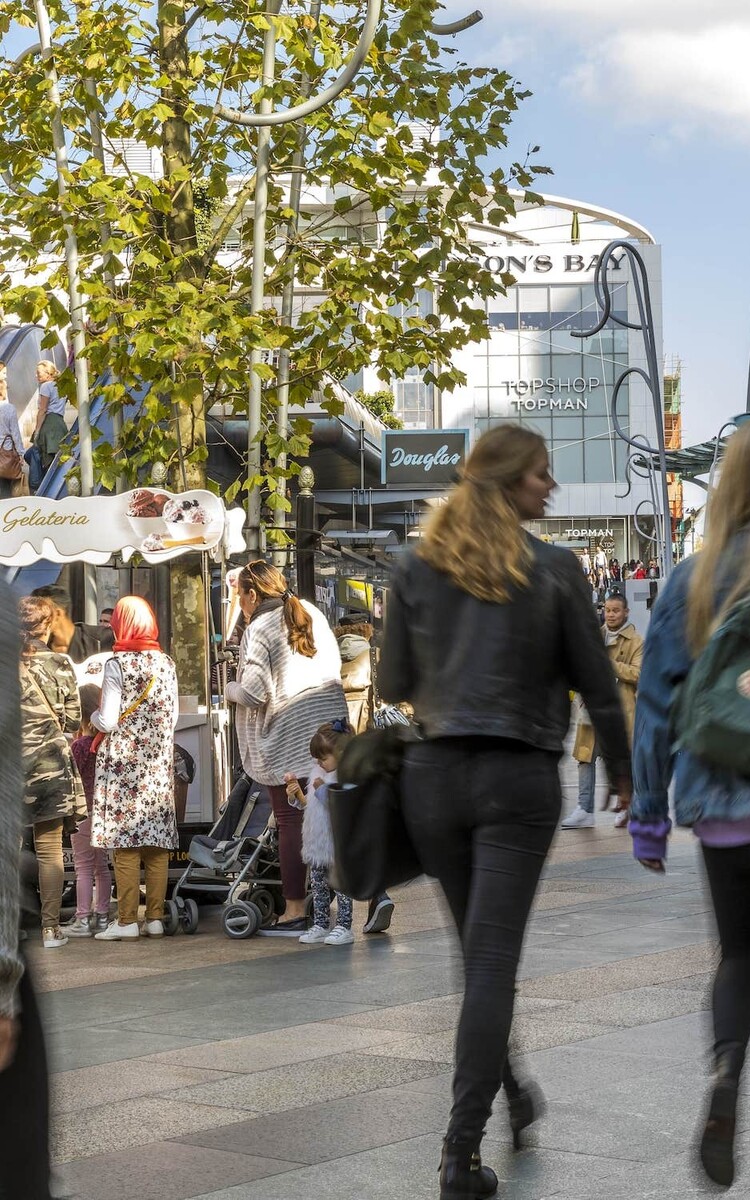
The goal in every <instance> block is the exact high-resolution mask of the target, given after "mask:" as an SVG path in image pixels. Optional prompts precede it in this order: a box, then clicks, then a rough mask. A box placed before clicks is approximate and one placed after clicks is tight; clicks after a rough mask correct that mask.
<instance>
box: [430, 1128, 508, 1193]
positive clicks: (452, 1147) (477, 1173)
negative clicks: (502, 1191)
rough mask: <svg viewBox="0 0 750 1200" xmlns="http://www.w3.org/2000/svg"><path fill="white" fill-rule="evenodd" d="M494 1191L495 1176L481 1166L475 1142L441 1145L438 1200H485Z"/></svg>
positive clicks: (448, 1141)
mask: <svg viewBox="0 0 750 1200" xmlns="http://www.w3.org/2000/svg"><path fill="white" fill-rule="evenodd" d="M496 1191H497V1175H496V1174H495V1172H494V1171H492V1170H490V1168H489V1167H483V1166H482V1160H481V1158H480V1156H479V1149H478V1145H477V1143H476V1142H454V1141H450V1140H449V1139H448V1138H446V1139H445V1141H444V1142H443V1153H442V1156H441V1158H440V1200H484V1197H485V1196H494V1195H495V1192H496Z"/></svg>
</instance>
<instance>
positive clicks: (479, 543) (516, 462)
mask: <svg viewBox="0 0 750 1200" xmlns="http://www.w3.org/2000/svg"><path fill="white" fill-rule="evenodd" d="M546 458H547V447H546V445H545V442H544V438H543V437H541V436H540V435H539V434H538V433H534V432H533V430H531V429H524V428H523V427H522V426H521V425H501V426H498V427H497V428H496V429H490V430H489V431H488V432H487V433H485V434H483V435H482V437H480V439H479V441H478V442H477V443H476V445H475V447H474V449H473V450H472V452H471V454H470V455H469V458H468V461H467V463H466V467H465V469H464V471H463V477H462V479H461V482H460V483H459V484H458V485H457V486H456V487H455V488H454V490H453V491H452V492H451V494H450V496H449V497H448V501H447V503H446V504H444V505H443V506H442V507H441V508H439V509H438V510H437V512H436V513H435V514H434V516H433V517H432V520H431V521H430V523H429V524H428V526H427V530H426V532H425V535H424V538H423V539H422V542H421V543H420V546H419V549H418V551H417V553H418V554H419V555H420V557H421V558H423V559H424V560H425V562H428V563H429V564H430V566H431V567H434V568H435V570H436V571H441V572H442V573H443V574H444V575H447V576H448V578H449V579H450V580H451V582H452V583H454V584H455V585H456V587H459V588H461V590H462V591H464V592H468V593H469V594H470V595H471V596H476V598H477V600H490V601H493V602H494V603H496V604H505V603H507V601H508V600H510V598H511V593H512V592H513V591H514V590H516V589H518V588H525V587H527V586H528V582H529V569H530V566H531V557H532V555H531V547H530V546H529V542H528V539H527V538H526V536H525V534H524V531H523V528H522V526H521V521H520V518H519V516H518V512H517V511H516V508H515V506H514V504H513V499H512V495H513V490H514V489H515V488H516V487H517V486H518V484H519V483H520V482H521V480H522V479H523V476H524V475H526V474H527V473H528V472H529V471H531V470H533V469H534V468H535V467H537V466H538V465H539V463H540V461H541V460H542V459H544V460H546Z"/></svg>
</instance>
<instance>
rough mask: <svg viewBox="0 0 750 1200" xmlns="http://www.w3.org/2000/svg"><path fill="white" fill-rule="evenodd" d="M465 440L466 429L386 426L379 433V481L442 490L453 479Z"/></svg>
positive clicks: (393, 484) (460, 461) (459, 462)
mask: <svg viewBox="0 0 750 1200" xmlns="http://www.w3.org/2000/svg"><path fill="white" fill-rule="evenodd" d="M468 444H469V431H468V429H389V430H387V431H386V432H384V433H383V444H382V457H381V463H382V481H383V483H385V484H388V485H389V486H390V487H403V488H419V489H422V488H434V489H435V490H436V491H444V490H445V489H446V488H449V487H450V486H451V484H452V483H455V481H456V476H457V474H458V471H459V469H460V467H462V466H463V464H464V461H465V459H466V449H467V446H468Z"/></svg>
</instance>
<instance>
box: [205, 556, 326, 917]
mask: <svg viewBox="0 0 750 1200" xmlns="http://www.w3.org/2000/svg"><path fill="white" fill-rule="evenodd" d="M237 587H238V591H239V602H240V607H241V609H242V612H243V614H244V616H245V619H246V621H247V623H248V624H247V629H246V630H245V633H244V635H243V638H242V645H241V646H240V660H239V664H238V668H237V681H236V683H230V684H228V685H227V692H226V694H227V698H228V699H229V700H230V701H232V702H233V703H235V704H236V705H237V710H236V724H237V737H238V740H239V745H240V755H241V758H242V766H243V769H244V771H245V773H246V774H247V775H248V776H249V777H250V778H251V779H252V780H254V782H255V783H260V784H263V785H265V786H266V787H267V788H268V791H269V794H270V796H271V803H272V804H273V811H274V814H275V816H276V824H277V827H278V831H279V858H280V862H281V882H282V887H283V892H284V899H285V900H286V910H285V914H284V916H285V919H284V920H283V921H279V922H278V923H277V924H276V925H274V926H272V928H271V929H269V930H266V931H265V932H266V933H267V934H271V935H276V936H285V937H299V936H300V934H302V933H304V932H305V929H306V927H307V922H306V919H305V894H306V886H305V883H306V868H305V864H304V863H303V861H302V812H301V811H300V810H299V809H296V808H291V807H290V806H289V804H288V803H287V793H286V784H285V782H284V775H285V774H287V773H292V774H293V775H296V776H297V777H298V778H299V780H300V783H301V784H302V787H303V789H304V787H305V786H306V778H307V774H308V770H309V768H310V739H311V738H312V736H313V734H314V733H315V731H316V729H318V728H319V727H320V726H321V725H325V724H326V723H327V722H329V721H337V720H344V721H345V720H346V717H347V709H346V700H345V698H344V689H343V687H342V685H341V656H340V654H339V649H338V645H337V644H336V639H335V637H334V636H333V633H332V631H331V629H330V628H329V625H328V622H327V621H326V619H325V617H324V616H323V613H322V612H320V611H319V609H317V608H316V607H315V606H314V605H313V604H310V603H308V601H307V600H300V599H299V598H298V597H297V596H295V595H294V594H293V593H292V591H291V590H290V588H289V586H288V584H287V581H286V579H285V578H284V576H283V575H282V574H281V572H280V571H279V570H277V569H276V567H273V566H271V565H270V564H269V563H267V562H264V561H263V560H262V559H258V560H256V561H255V562H250V563H248V564H247V566H246V567H243V569H242V570H241V571H240V572H239V576H238V579H237Z"/></svg>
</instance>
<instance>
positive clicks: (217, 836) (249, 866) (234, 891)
mask: <svg viewBox="0 0 750 1200" xmlns="http://www.w3.org/2000/svg"><path fill="white" fill-rule="evenodd" d="M188 858H189V860H190V861H189V863H188V865H187V867H186V869H185V871H184V872H183V873H182V875H181V876H180V878H179V879H178V881H177V883H176V884H175V886H174V890H173V892H172V897H171V899H170V900H168V901H167V903H166V906H165V918H164V932H165V933H167V934H174V933H176V932H177V930H178V929H179V928H182V929H183V930H184V931H185V933H195V931H196V929H197V928H198V905H197V904H196V902H195V900H193V899H192V898H191V897H187V898H186V897H184V896H183V895H182V892H183V891H190V892H198V893H199V895H204V896H207V897H211V896H215V897H217V898H218V897H221V898H223V901H224V908H223V911H222V914H221V924H222V928H223V929H224V932H225V933H226V935H227V937H230V938H246V937H252V935H253V934H254V933H257V931H258V930H259V929H260V928H265V927H266V926H268V925H272V924H273V923H274V921H276V919H277V918H278V916H279V915H280V914H281V913H282V912H283V911H284V898H283V896H282V892H281V873H280V870H279V855H278V837H277V834H276V826H275V822H274V820H273V816H272V813H271V801H270V797H269V795H268V792H267V790H266V789H265V788H263V787H261V786H260V784H254V783H253V782H252V780H250V779H248V777H247V776H246V775H244V774H243V775H241V776H240V778H239V780H238V781H237V783H236V784H235V786H234V788H233V790H232V793H231V795H230V796H229V799H228V800H227V802H226V804H225V805H224V806H223V807H222V810H221V813H220V815H219V819H218V821H217V822H216V824H215V825H214V827H213V829H212V830H211V832H210V833H208V834H198V835H196V836H195V837H194V838H193V840H192V841H191V843H190V847H189V849H188Z"/></svg>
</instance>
